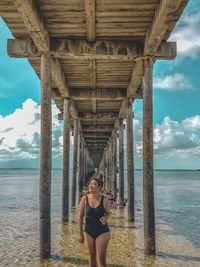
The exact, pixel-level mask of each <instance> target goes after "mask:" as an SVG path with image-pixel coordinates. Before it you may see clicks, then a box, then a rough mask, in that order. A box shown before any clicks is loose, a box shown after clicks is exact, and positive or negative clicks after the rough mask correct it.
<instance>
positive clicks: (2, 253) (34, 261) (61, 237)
mask: <svg viewBox="0 0 200 267" xmlns="http://www.w3.org/2000/svg"><path fill="white" fill-rule="evenodd" d="M138 210H139V211H138V214H137V219H136V223H135V227H133V224H132V223H130V222H127V220H126V210H112V215H111V218H110V221H109V226H110V230H111V240H110V243H109V246H108V251H107V264H108V267H122V266H123V267H150V266H152V267H165V266H169V267H174V266H178V267H182V266H183V267H189V266H191V267H199V266H200V249H199V248H198V247H197V246H195V245H194V244H193V243H192V242H190V241H189V240H187V239H186V238H185V237H184V235H177V234H176V232H175V231H174V229H173V228H172V227H171V226H169V225H168V224H166V223H165V222H164V221H162V220H161V219H157V220H156V247H157V253H156V256H155V257H145V256H144V239H143V222H142V211H141V210H140V209H138ZM35 212H36V211H35ZM35 212H34V211H33V212H31V211H27V212H26V211H24V210H23V212H22V211H21V212H20V214H19V212H16V214H15V212H13V211H12V212H9V211H7V212H4V213H3V214H2V215H1V216H7V218H6V221H9V222H10V223H9V224H6V225H2V224H1V229H2V231H1V233H0V266H1V267H4V266H15V267H18V266H22V267H24V266H26V267H29V266H34V267H38V266H40V267H64V266H65V267H75V266H82V267H86V266H88V252H87V247H86V245H85V244H84V245H82V244H80V243H79V242H78V241H77V224H76V213H75V212H72V213H71V216H70V222H69V223H68V224H66V225H63V226H62V225H61V224H60V221H61V220H60V215H59V214H58V213H56V212H52V257H51V259H50V261H43V262H40V261H39V218H38V215H36V214H35ZM9 216H10V217H9ZM1 219H2V221H5V220H3V218H2V217H1ZM24 222H26V223H24Z"/></svg>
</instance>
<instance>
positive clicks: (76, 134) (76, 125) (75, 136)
mask: <svg viewBox="0 0 200 267" xmlns="http://www.w3.org/2000/svg"><path fill="white" fill-rule="evenodd" d="M77 152H78V120H74V157H73V174H72V202H71V205H72V206H75V205H76V183H77V165H78V164H77V159H78V158H77V155H78V153H77Z"/></svg>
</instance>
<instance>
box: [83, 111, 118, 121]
mask: <svg viewBox="0 0 200 267" xmlns="http://www.w3.org/2000/svg"><path fill="white" fill-rule="evenodd" d="M79 118H80V119H83V120H93V119H97V120H106V119H117V118H118V112H116V111H111V112H97V113H95V114H94V113H91V112H84V113H83V112H80V113H79Z"/></svg>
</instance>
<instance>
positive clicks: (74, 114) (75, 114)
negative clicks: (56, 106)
mask: <svg viewBox="0 0 200 267" xmlns="http://www.w3.org/2000/svg"><path fill="white" fill-rule="evenodd" d="M70 113H71V116H72V118H73V119H74V120H77V119H78V110H77V108H76V105H75V103H74V100H70Z"/></svg>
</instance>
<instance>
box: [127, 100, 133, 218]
mask: <svg viewBox="0 0 200 267" xmlns="http://www.w3.org/2000/svg"><path fill="white" fill-rule="evenodd" d="M126 125H127V127H126V134H127V135H126V136H127V138H126V140H127V190H128V191H127V193H128V194H127V200H128V203H127V204H128V221H131V222H134V157H133V112H132V104H131V105H130V107H129V108H128V111H127V116H126Z"/></svg>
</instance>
